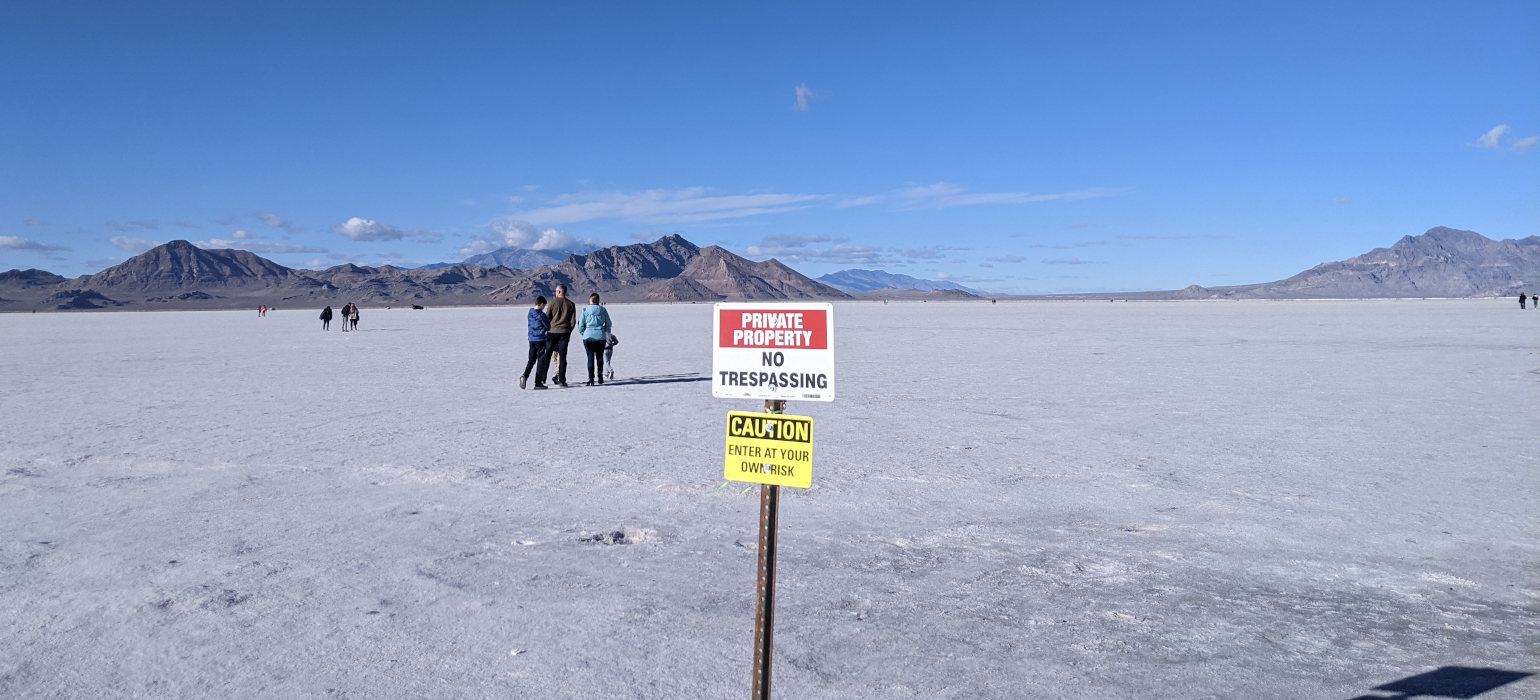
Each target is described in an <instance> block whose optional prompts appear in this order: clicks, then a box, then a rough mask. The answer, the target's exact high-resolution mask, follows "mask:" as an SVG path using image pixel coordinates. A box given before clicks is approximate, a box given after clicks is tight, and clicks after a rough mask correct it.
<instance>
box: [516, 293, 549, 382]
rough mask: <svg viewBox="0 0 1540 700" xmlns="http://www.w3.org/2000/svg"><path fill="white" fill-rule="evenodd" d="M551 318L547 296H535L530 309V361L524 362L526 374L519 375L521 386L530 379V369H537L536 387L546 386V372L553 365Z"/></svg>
mask: <svg viewBox="0 0 1540 700" xmlns="http://www.w3.org/2000/svg"><path fill="white" fill-rule="evenodd" d="M550 334H551V319H549V318H547V317H546V315H545V297H543V296H537V297H535V306H534V308H531V309H530V310H529V361H528V362H526V363H524V374H521V375H519V388H520V389H523V388H525V387H524V384H525V382H527V381H529V370H530V369H534V370H535V388H536V389H544V388H545V373H546V370H547V369H549V368H550V366H551V341H550Z"/></svg>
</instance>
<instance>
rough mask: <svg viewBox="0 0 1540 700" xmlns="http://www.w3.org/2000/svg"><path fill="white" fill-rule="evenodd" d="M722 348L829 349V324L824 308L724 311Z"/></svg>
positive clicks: (722, 314) (721, 333)
mask: <svg viewBox="0 0 1540 700" xmlns="http://www.w3.org/2000/svg"><path fill="white" fill-rule="evenodd" d="M717 313H718V314H720V315H721V316H720V318H719V319H718V326H719V328H720V335H719V336H718V337H717V347H720V348H773V349H776V350H827V349H829V321H828V318H827V312H825V311H824V310H823V309H798V310H793V311H788V310H785V309H774V308H770V309H720V310H718V311H717Z"/></svg>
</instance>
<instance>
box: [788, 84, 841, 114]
mask: <svg viewBox="0 0 1540 700" xmlns="http://www.w3.org/2000/svg"><path fill="white" fill-rule="evenodd" d="M816 97H818V93H816V92H813V89H812V88H810V87H808V86H807V84H806V83H804V84H802V85H798V86H797V102H796V104H794V105H792V107H791V108H792V109H795V110H797V111H798V112H806V111H807V103H808V100H811V99H814V98H816ZM835 111H839V110H837V109H836V110H835Z"/></svg>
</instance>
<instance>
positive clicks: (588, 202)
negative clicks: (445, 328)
mask: <svg viewBox="0 0 1540 700" xmlns="http://www.w3.org/2000/svg"><path fill="white" fill-rule="evenodd" d="M823 198H824V196H823V195H815V194H785V193H764V194H740V195H712V194H710V193H709V190H707V189H706V188H704V187H691V188H686V189H682V190H661V189H659V190H647V191H644V192H610V193H589V194H571V195H563V196H560V197H557V198H555V199H552V200H551V201H550V202H549V203H548V204H547V205H546V206H544V207H541V208H538V209H532V210H529V211H523V212H517V213H515V214H514V215H513V218H516V219H519V220H522V221H527V222H529V223H531V224H534V225H536V226H549V225H555V224H571V223H578V222H581V221H593V220H596V219H619V220H623V221H634V222H639V223H648V224H680V223H698V222H702V221H716V220H722V219H742V218H748V217H752V216H763V215H766V214H782V213H785V212H789V211H795V210H797V209H802V208H805V207H806V206H808V204H809V203H811V202H814V201H817V200H819V199H823Z"/></svg>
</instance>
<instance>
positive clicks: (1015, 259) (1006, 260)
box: [985, 255, 1027, 263]
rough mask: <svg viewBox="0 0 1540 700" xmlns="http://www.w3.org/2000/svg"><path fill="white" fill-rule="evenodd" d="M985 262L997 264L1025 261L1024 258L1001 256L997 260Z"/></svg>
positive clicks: (990, 259) (991, 259) (992, 259)
mask: <svg viewBox="0 0 1540 700" xmlns="http://www.w3.org/2000/svg"><path fill="white" fill-rule="evenodd" d="M985 260H989V261H990V262H998V263H1019V262H1026V261H1027V259H1026V258H1024V257H1021V256H1020V255H1002V256H1000V257H998V258H985Z"/></svg>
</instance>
